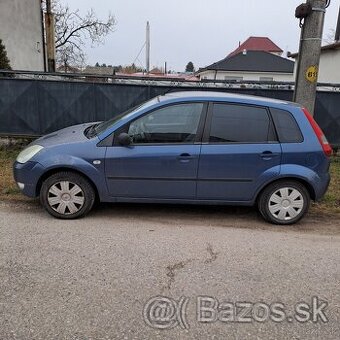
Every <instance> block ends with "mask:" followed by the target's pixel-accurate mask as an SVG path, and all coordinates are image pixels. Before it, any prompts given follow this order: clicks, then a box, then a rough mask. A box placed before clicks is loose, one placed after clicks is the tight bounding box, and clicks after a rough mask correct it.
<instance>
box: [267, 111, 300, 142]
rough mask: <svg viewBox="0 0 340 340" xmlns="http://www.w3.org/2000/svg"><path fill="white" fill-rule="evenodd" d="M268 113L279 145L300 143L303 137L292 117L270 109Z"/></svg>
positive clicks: (288, 113) (287, 113)
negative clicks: (270, 115) (271, 118)
mask: <svg viewBox="0 0 340 340" xmlns="http://www.w3.org/2000/svg"><path fill="white" fill-rule="evenodd" d="M270 112H271V114H272V117H273V121H274V124H275V127H276V131H277V134H278V137H279V141H280V143H301V142H303V136H302V133H301V130H300V128H299V126H298V124H297V122H296V120H295V118H294V117H293V115H292V114H291V113H290V112H288V111H285V110H281V109H274V108H271V109H270Z"/></svg>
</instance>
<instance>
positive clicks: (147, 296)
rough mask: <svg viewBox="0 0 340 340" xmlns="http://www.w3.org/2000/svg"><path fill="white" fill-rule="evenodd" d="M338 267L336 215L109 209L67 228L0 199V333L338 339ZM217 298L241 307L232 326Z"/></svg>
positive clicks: (34, 208)
mask: <svg viewBox="0 0 340 340" xmlns="http://www.w3.org/2000/svg"><path fill="white" fill-rule="evenodd" d="M339 263H340V221H339V218H336V217H327V216H322V217H318V216H315V215H310V216H309V217H307V218H306V219H305V220H304V221H303V222H301V223H300V224H299V225H296V226H292V227H286V228H284V227H275V226H271V225H268V224H266V223H264V222H263V221H262V220H261V218H260V217H259V216H258V215H257V213H256V212H255V211H254V210H252V209H246V208H237V209H235V208H225V207H195V206H155V205H153V206H151V205H150V206H147V205H117V206H115V205H104V206H100V207H98V208H97V209H96V210H95V211H94V212H93V213H91V214H90V215H89V216H88V217H86V218H84V219H81V220H75V221H61V220H56V219H53V218H51V217H50V216H48V215H47V214H46V213H45V212H44V211H43V210H42V209H41V208H40V207H39V205H38V204H36V203H35V202H33V203H20V204H14V203H0V282H1V283H0V338H1V339H221V338H224V339H339V338H340V267H339ZM157 296H158V298H156V297H157ZM160 297H161V298H160ZM222 302H228V303H236V302H243V303H246V306H243V305H242V306H243V307H242V306H240V305H239V304H238V307H237V308H238V311H237V313H235V315H234V316H235V318H234V319H233V318H232V317H231V314H230V311H231V309H229V314H228V313H226V310H227V309H226V308H227V307H228V308H230V304H226V303H225V304H222ZM301 302H304V303H307V304H308V305H311V304H312V305H313V303H314V304H315V306H314V312H315V313H314V315H313V313H312V314H310V315H309V316H308V315H306V308H307V307H308V308H309V306H308V305H299V306H300V307H301V306H302V307H305V309H304V310H305V313H303V308H302V309H300V310H299V311H300V313H296V304H297V303H301ZM324 302H327V303H328V305H327V306H326V305H324ZM255 303H257V304H255ZM275 303H277V304H282V305H280V306H281V307H282V310H284V313H285V314H284V315H285V318H282V315H281V317H280V315H279V314H277V313H276V316H275V313H272V312H273V311H272V307H273V304H275ZM254 304H255V305H254ZM266 306H267V307H268V310H266ZM240 307H242V308H240ZM246 307H247V308H246ZM310 308H311V307H310ZM317 308H319V309H320V310H319V311H318V310H315V309H317ZM240 309H242V310H243V311H244V312H247V313H246V315H243V316H242V317H240V315H239V313H240V312H241V311H240ZM245 309H247V311H246V310H245ZM294 310H295V312H294ZM268 311H269V314H268V315H266V312H268ZM323 314H324V315H323ZM313 316H314V317H315V318H316V320H314V321H315V322H313V320H311V321H308V322H307V319H308V318H309V317H310V318H311V319H313V318H312V317H313ZM323 316H325V317H326V318H327V321H328V322H324V321H326V320H323ZM275 317H276V318H275ZM304 317H305V318H304ZM299 318H300V319H299ZM297 319H299V321H300V322H298V320H297ZM301 319H302V320H301ZM301 321H302V322H301ZM161 328H164V329H161Z"/></svg>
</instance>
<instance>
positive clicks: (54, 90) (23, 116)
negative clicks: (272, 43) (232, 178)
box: [0, 77, 340, 146]
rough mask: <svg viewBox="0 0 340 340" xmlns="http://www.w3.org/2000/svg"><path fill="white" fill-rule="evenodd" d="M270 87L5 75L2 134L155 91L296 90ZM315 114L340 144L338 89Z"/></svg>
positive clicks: (88, 114)
mask: <svg viewBox="0 0 340 340" xmlns="http://www.w3.org/2000/svg"><path fill="white" fill-rule="evenodd" d="M202 86H204V87H203V88H202ZM262 87H263V86H262ZM267 87H268V88H249V87H246V86H218V85H216V86H211V84H210V85H209V86H205V85H204V84H198V83H195V84H193V83H192V84H190V83H189V84H186V86H183V84H181V83H180V82H176V83H173V82H165V83H160V82H157V81H149V82H145V81H134V82H133V81H125V82H117V81H115V82H114V83H103V82H94V81H92V82H87V81H86V80H85V81H84V80H82V81H72V80H66V81H65V79H62V80H61V79H59V80H58V81H53V80H44V79H22V78H15V77H12V78H11V77H6V78H0V135H2V136H40V135H43V134H46V133H49V132H52V131H55V130H58V129H61V128H63V127H66V126H70V125H74V124H79V123H83V122H91V121H101V120H106V119H109V118H111V117H113V116H115V115H118V114H120V113H121V112H124V111H125V110H127V109H129V108H130V107H132V106H135V105H138V104H140V103H141V102H143V101H146V100H148V99H150V98H152V97H154V96H157V95H160V94H164V93H167V92H172V91H179V90H181V91H188V90H204V91H212V90H214V91H223V92H233V93H243V94H251V95H256V96H265V97H271V98H277V99H284V100H291V99H292V96H293V91H292V90H291V89H288V87H287V88H285V89H282V88H281V89H280V87H279V86H267ZM273 87H274V88H273ZM315 118H316V120H317V121H318V123H319V125H320V126H321V128H322V129H323V130H324V132H325V134H326V136H327V138H328V139H329V141H330V142H331V143H332V145H334V146H340V93H339V92H331V91H319V92H318V94H317V101H316V113H315Z"/></svg>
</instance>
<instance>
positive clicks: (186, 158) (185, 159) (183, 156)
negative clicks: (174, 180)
mask: <svg viewBox="0 0 340 340" xmlns="http://www.w3.org/2000/svg"><path fill="white" fill-rule="evenodd" d="M194 158H196V157H195V156H192V155H190V154H189V153H182V154H180V155H179V156H178V157H177V159H178V160H179V161H181V162H188V161H189V160H190V159H194Z"/></svg>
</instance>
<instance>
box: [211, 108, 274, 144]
mask: <svg viewBox="0 0 340 340" xmlns="http://www.w3.org/2000/svg"><path fill="white" fill-rule="evenodd" d="M269 141H276V136H275V132H274V129H273V125H272V122H271V120H270V118H269V115H268V112H267V110H266V109H265V108H261V107H255V106H246V105H233V104H214V106H213V112H212V119H211V129H210V136H209V142H210V143H268V142H269Z"/></svg>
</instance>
